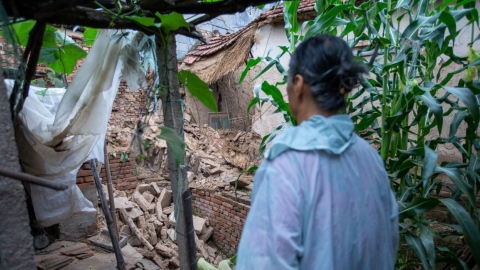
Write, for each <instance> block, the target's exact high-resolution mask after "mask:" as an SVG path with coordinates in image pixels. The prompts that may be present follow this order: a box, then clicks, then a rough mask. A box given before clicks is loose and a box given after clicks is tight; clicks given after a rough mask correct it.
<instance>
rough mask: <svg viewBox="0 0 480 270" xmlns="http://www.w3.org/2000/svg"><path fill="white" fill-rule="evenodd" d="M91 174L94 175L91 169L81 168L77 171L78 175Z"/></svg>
mask: <svg viewBox="0 0 480 270" xmlns="http://www.w3.org/2000/svg"><path fill="white" fill-rule="evenodd" d="M91 175H93V174H92V171H91V170H80V171H78V173H77V177H82V176H91Z"/></svg>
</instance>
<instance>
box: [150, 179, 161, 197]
mask: <svg viewBox="0 0 480 270" xmlns="http://www.w3.org/2000/svg"><path fill="white" fill-rule="evenodd" d="M150 186H151V187H152V189H153V192H154V193H153V194H154V195H155V196H159V195H160V192H162V191H161V190H160V188H159V187H158V185H157V183H155V182H152V183H150Z"/></svg>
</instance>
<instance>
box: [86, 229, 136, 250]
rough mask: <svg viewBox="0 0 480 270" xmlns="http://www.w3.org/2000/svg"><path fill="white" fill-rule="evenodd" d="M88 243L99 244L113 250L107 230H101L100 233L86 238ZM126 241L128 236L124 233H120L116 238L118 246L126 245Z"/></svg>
mask: <svg viewBox="0 0 480 270" xmlns="http://www.w3.org/2000/svg"><path fill="white" fill-rule="evenodd" d="M88 240H89V241H90V243H92V244H93V245H95V246H99V247H102V248H105V249H108V250H111V251H113V245H112V239H111V238H110V234H109V233H108V230H103V231H102V232H101V233H99V234H97V235H95V236H93V237H90V238H88ZM127 242H128V237H126V236H125V235H120V236H119V239H118V245H119V246H120V248H122V247H124V246H125V245H127Z"/></svg>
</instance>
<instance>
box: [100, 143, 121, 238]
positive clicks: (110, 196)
mask: <svg viewBox="0 0 480 270" xmlns="http://www.w3.org/2000/svg"><path fill="white" fill-rule="evenodd" d="M103 152H104V153H103V155H104V159H105V175H106V176H107V187H108V201H109V202H110V214H111V215H112V219H113V226H114V227H115V232H116V233H117V239H118V237H119V235H118V224H117V215H116V214H115V213H116V212H115V199H114V196H113V187H112V175H111V174H110V161H108V151H107V140H106V139H105V144H104V147H103Z"/></svg>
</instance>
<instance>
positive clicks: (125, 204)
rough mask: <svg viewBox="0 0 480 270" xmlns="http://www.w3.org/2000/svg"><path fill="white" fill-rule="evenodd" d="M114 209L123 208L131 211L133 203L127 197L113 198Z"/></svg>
mask: <svg viewBox="0 0 480 270" xmlns="http://www.w3.org/2000/svg"><path fill="white" fill-rule="evenodd" d="M113 201H114V203H115V209H121V208H123V209H125V210H127V211H131V210H132V209H133V203H132V202H131V201H129V200H128V198H127V197H117V198H114V200H113Z"/></svg>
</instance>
